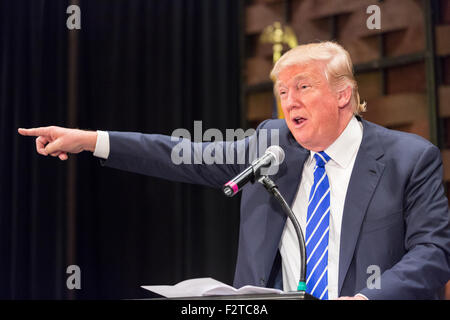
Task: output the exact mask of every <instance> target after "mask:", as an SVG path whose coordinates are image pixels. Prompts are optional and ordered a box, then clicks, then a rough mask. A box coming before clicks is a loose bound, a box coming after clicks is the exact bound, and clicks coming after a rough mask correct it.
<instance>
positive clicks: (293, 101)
mask: <svg viewBox="0 0 450 320" xmlns="http://www.w3.org/2000/svg"><path fill="white" fill-rule="evenodd" d="M299 106H300V97H299V96H298V93H297V92H295V91H294V90H291V91H289V92H288V96H287V99H286V108H287V109H288V111H290V110H291V109H293V108H296V107H299Z"/></svg>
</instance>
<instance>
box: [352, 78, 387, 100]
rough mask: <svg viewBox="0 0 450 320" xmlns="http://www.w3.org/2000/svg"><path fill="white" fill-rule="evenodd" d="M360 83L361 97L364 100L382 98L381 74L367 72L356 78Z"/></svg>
mask: <svg viewBox="0 0 450 320" xmlns="http://www.w3.org/2000/svg"><path fill="white" fill-rule="evenodd" d="M355 79H356V82H357V83H358V91H359V96H360V98H361V99H362V100H367V99H373V98H377V97H379V96H381V93H382V91H381V86H380V84H381V72H380V71H375V72H365V73H361V74H357V75H356V76H355Z"/></svg>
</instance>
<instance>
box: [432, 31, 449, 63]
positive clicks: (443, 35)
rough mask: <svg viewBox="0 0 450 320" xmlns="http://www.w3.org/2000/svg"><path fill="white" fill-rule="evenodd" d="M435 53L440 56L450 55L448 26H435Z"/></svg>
mask: <svg viewBox="0 0 450 320" xmlns="http://www.w3.org/2000/svg"><path fill="white" fill-rule="evenodd" d="M435 35H436V53H437V54H438V55H440V56H448V55H450V24H447V25H440V26H436V29H435Z"/></svg>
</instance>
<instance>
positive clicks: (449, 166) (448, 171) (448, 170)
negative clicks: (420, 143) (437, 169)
mask: <svg viewBox="0 0 450 320" xmlns="http://www.w3.org/2000/svg"><path fill="white" fill-rule="evenodd" d="M441 156H442V163H443V166H444V181H450V149H444V150H441Z"/></svg>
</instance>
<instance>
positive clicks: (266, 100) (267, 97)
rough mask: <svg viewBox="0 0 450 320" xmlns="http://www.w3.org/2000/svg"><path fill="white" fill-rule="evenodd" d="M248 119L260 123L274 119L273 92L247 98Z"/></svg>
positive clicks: (257, 93) (250, 95) (253, 94)
mask: <svg viewBox="0 0 450 320" xmlns="http://www.w3.org/2000/svg"><path fill="white" fill-rule="evenodd" d="M247 99H248V100H247V101H248V105H247V119H248V120H249V121H252V122H260V121H262V120H265V119H270V118H271V117H272V110H273V103H274V98H273V94H272V93H271V92H256V93H252V94H249V95H248V96H247Z"/></svg>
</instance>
